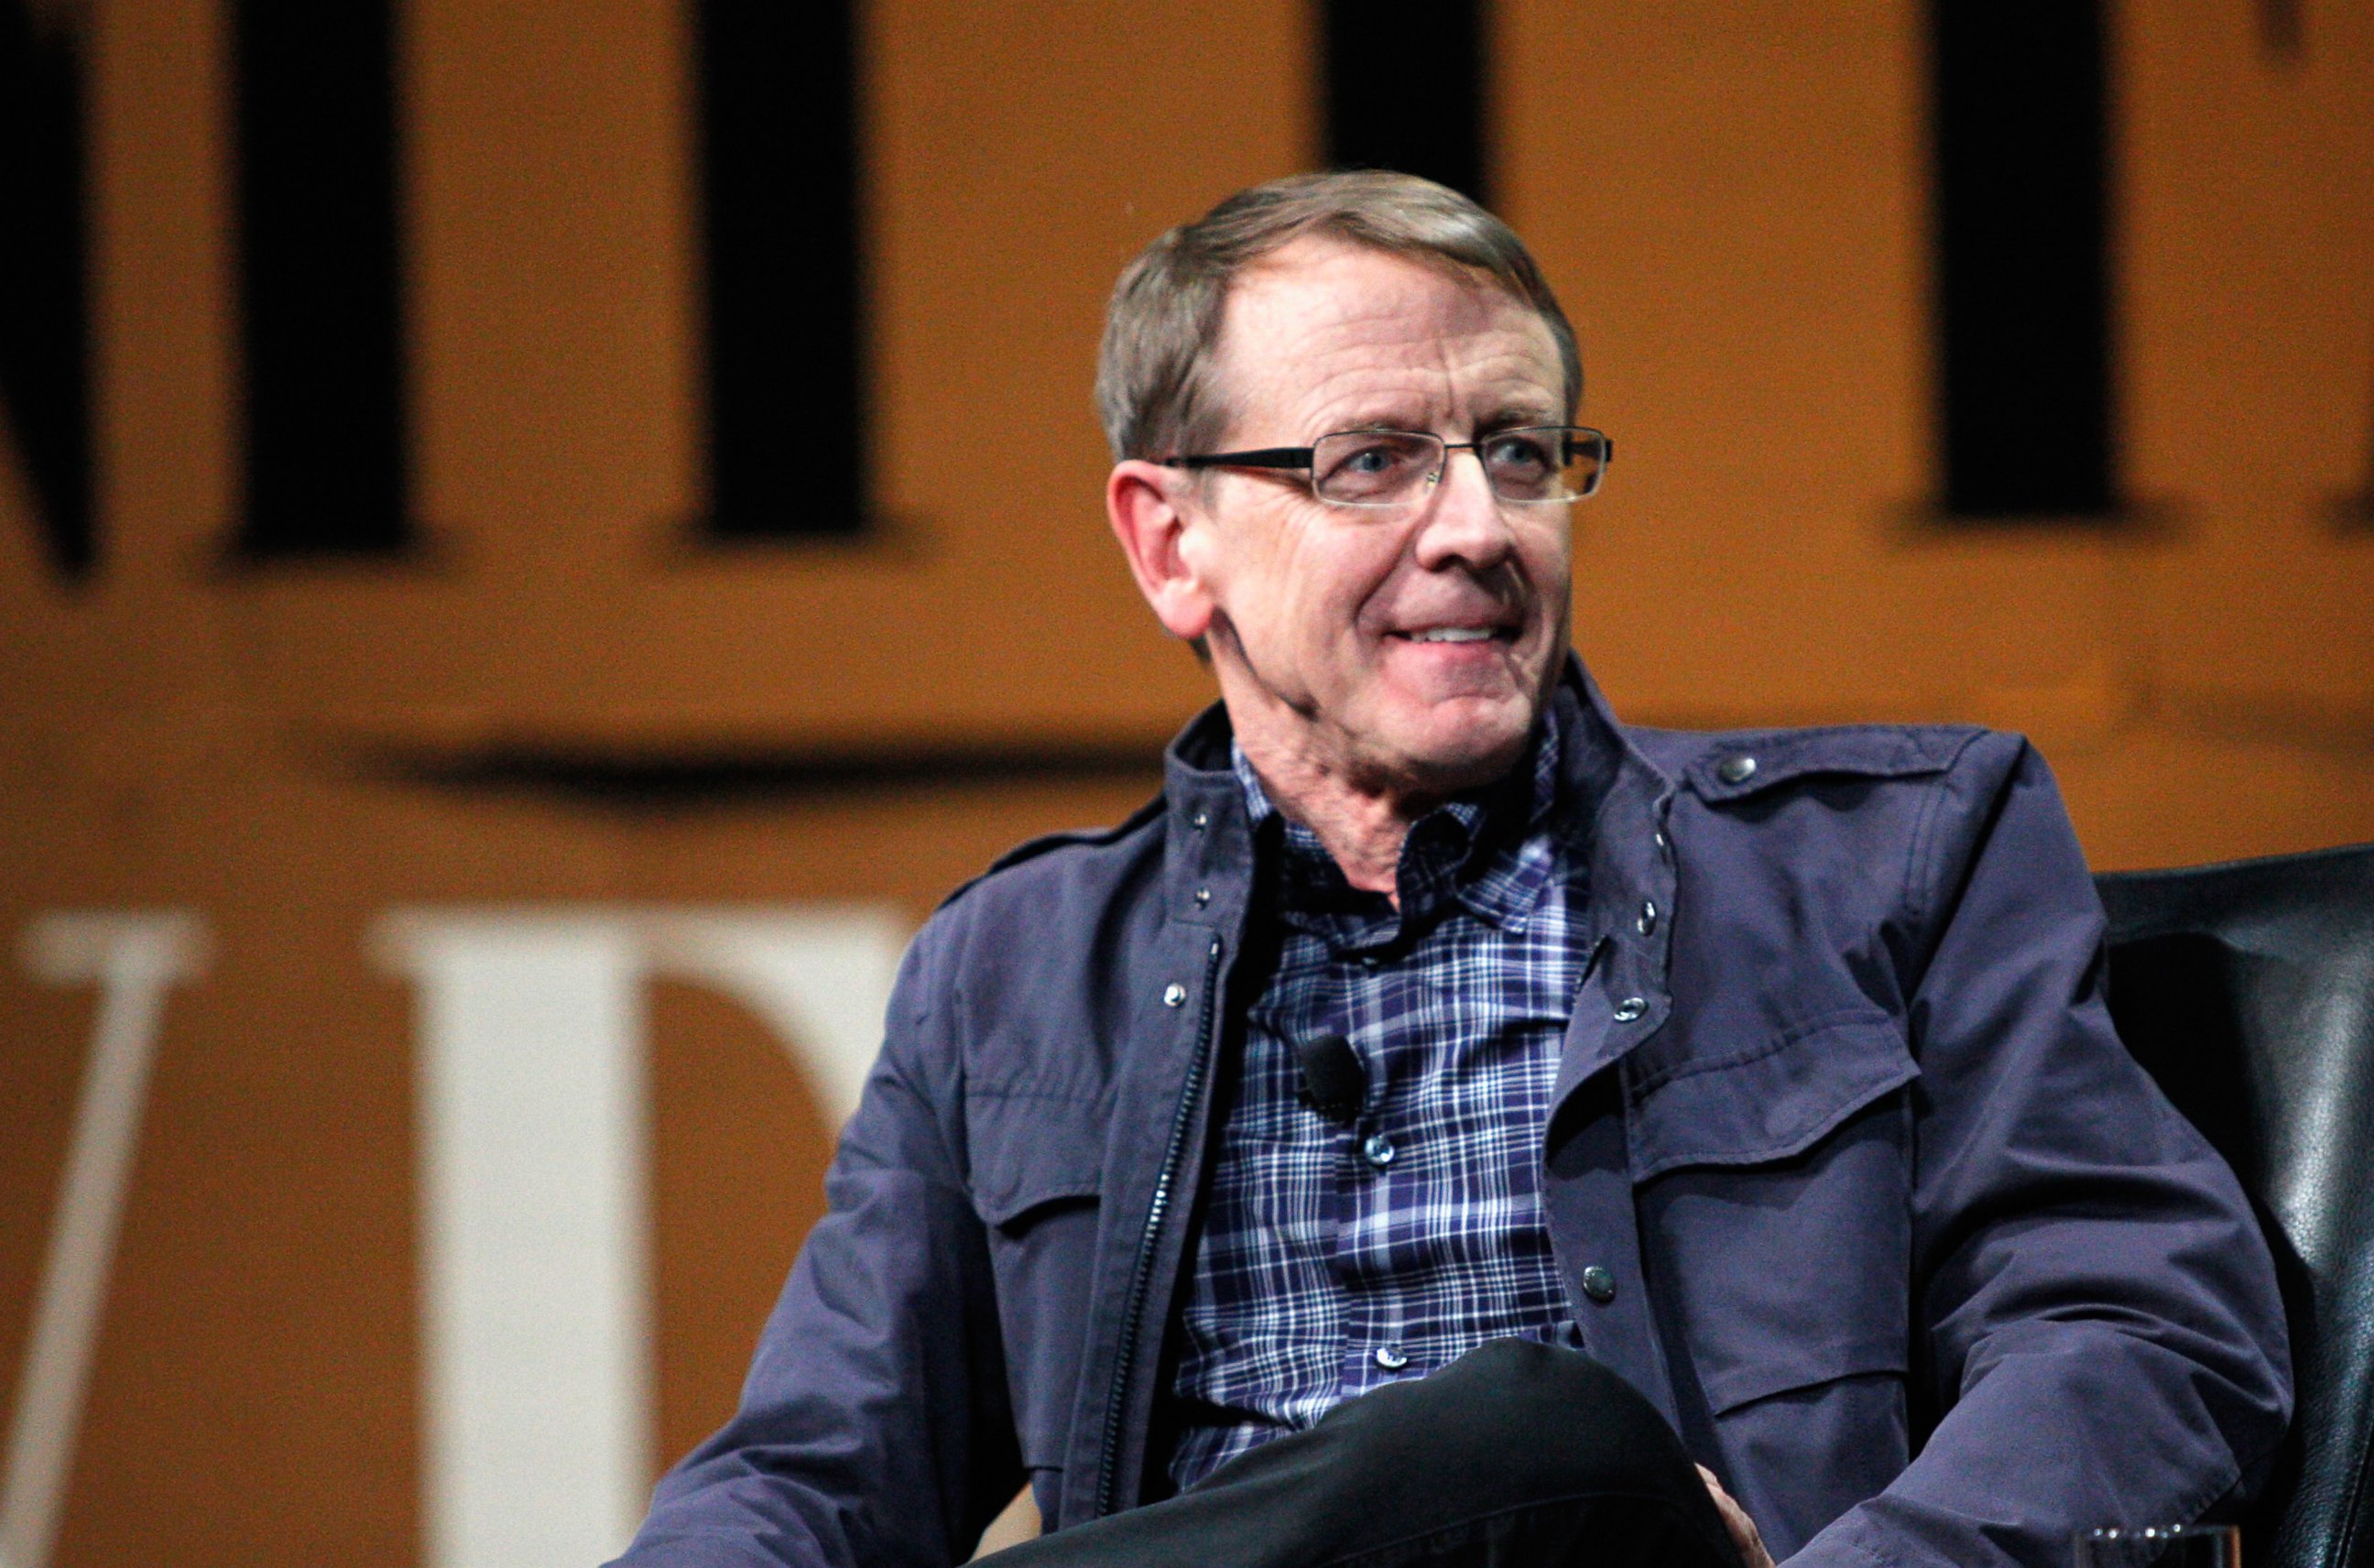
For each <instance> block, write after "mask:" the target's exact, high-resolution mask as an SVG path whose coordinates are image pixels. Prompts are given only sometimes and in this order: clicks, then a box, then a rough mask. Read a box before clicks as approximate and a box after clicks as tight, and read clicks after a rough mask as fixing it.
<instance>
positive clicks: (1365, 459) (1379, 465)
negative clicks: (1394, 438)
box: [1337, 444, 1407, 474]
mask: <svg viewBox="0 0 2374 1568" xmlns="http://www.w3.org/2000/svg"><path fill="white" fill-rule="evenodd" d="M1406 461H1407V458H1406V457H1405V456H1404V454H1402V453H1400V452H1397V451H1395V450H1394V449H1393V447H1391V446H1386V445H1382V444H1379V445H1374V446H1362V447H1357V448H1355V449H1354V450H1353V451H1352V452H1350V453H1349V454H1346V456H1345V458H1344V461H1343V462H1342V463H1340V464H1338V465H1337V468H1338V470H1339V471H1341V472H1343V473H1346V474H1381V473H1384V472H1385V471H1387V470H1388V469H1390V468H1392V467H1393V466H1395V465H1396V464H1399V463H1404V462H1406Z"/></svg>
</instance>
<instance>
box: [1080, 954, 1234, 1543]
mask: <svg viewBox="0 0 2374 1568" xmlns="http://www.w3.org/2000/svg"><path fill="white" fill-rule="evenodd" d="M1219 971H1220V939H1219V938H1218V937H1213V938H1212V949H1211V951H1210V953H1209V954H1208V955H1207V956H1206V957H1205V961H1204V1003H1203V1007H1202V1009H1201V1010H1200V1012H1199V1013H1198V1014H1197V1017H1196V1020H1195V1055H1193V1057H1192V1058H1190V1059H1189V1061H1188V1063H1187V1079H1186V1081H1185V1083H1183V1084H1181V1086H1180V1091H1179V1109H1178V1110H1177V1111H1176V1112H1174V1113H1173V1114H1172V1115H1171V1118H1170V1140H1169V1143H1168V1144H1167V1145H1165V1146H1164V1149H1163V1151H1162V1168H1161V1170H1160V1171H1159V1172H1158V1173H1156V1175H1155V1178H1154V1199H1153V1201H1152V1202H1151V1203H1149V1204H1147V1205H1146V1230H1145V1232H1144V1233H1142V1234H1141V1235H1140V1236H1139V1238H1138V1243H1137V1261H1136V1262H1135V1264H1134V1265H1133V1266H1132V1267H1131V1270H1130V1276H1129V1293H1128V1295H1127V1296H1125V1297H1124V1298H1123V1308H1122V1322H1121V1345H1120V1348H1119V1350H1118V1351H1117V1352H1116V1356H1115V1360H1114V1362H1113V1385H1112V1394H1111V1397H1110V1398H1109V1399H1108V1400H1107V1401H1106V1404H1105V1435H1104V1453H1103V1455H1102V1456H1101V1457H1100V1458H1099V1460H1098V1464H1097V1507H1096V1515H1095V1516H1096V1517H1098V1518H1102V1517H1104V1516H1105V1515H1108V1514H1111V1512H1112V1511H1113V1493H1114V1491H1116V1490H1117V1488H1118V1483H1119V1480H1120V1469H1121V1438H1122V1419H1123V1414H1124V1412H1125V1411H1126V1410H1127V1409H1128V1408H1129V1385H1130V1379H1131V1377H1132V1375H1133V1374H1134V1373H1135V1372H1136V1370H1137V1353H1138V1344H1139V1341H1140V1340H1141V1339H1142V1338H1144V1337H1145V1322H1144V1319H1145V1316H1146V1295H1147V1293H1148V1292H1149V1291H1152V1290H1153V1288H1154V1255H1155V1252H1156V1250H1157V1247H1158V1244H1159V1243H1160V1241H1161V1232H1162V1222H1163V1220H1165V1219H1167V1218H1169V1211H1170V1189H1171V1187H1172V1185H1174V1184H1175V1183H1176V1181H1177V1179H1178V1175H1179V1162H1180V1161H1181V1159H1183V1158H1184V1157H1185V1155H1186V1152H1187V1134H1188V1129H1189V1127H1190V1126H1192V1124H1193V1122H1194V1120H1195V1106H1196V1103H1197V1102H1198V1101H1199V1100H1201V1099H1202V1097H1203V1091H1204V1074H1205V1070H1206V1066H1207V1064H1208V1062H1209V1061H1210V1058H1211V1055H1212V998H1213V996H1214V995H1215V994H1216V988H1217V985H1218V982H1219Z"/></svg>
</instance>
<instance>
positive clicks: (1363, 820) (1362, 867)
mask: <svg viewBox="0 0 2374 1568" xmlns="http://www.w3.org/2000/svg"><path fill="white" fill-rule="evenodd" d="M1237 744H1238V745H1239V746H1240V747H1242V748H1243V749H1244V753H1245V759H1246V760H1248V761H1250V762H1252V765H1253V772H1256V773H1259V774H1260V775H1261V782H1262V788H1263V791H1265V792H1266V793H1267V794H1268V796H1269V800H1270V804H1271V805H1272V806H1275V808H1277V809H1278V811H1279V813H1280V814H1281V815H1283V816H1284V817H1286V818H1287V819H1288V820H1289V821H1293V822H1299V823H1300V824H1301V825H1302V826H1303V827H1305V828H1308V829H1310V832H1311V835H1312V836H1313V837H1315V838H1317V839H1318V841H1319V842H1320V843H1321V844H1322V846H1323V847H1324V848H1325V849H1326V851H1327V854H1328V855H1329V857H1330V858H1332V859H1333V860H1334V862H1335V864H1336V866H1337V867H1340V868H1341V869H1342V871H1343V873H1344V879H1345V880H1346V881H1347V882H1349V883H1351V884H1352V886H1354V887H1356V888H1358V889H1360V890H1363V891H1365V892H1372V893H1382V894H1384V895H1385V896H1386V897H1387V898H1389V899H1392V900H1393V902H1394V903H1395V904H1396V905H1398V904H1399V903H1400V902H1401V899H1400V889H1399V885H1398V877H1399V874H1400V870H1401V859H1402V843H1403V841H1404V840H1405V839H1407V838H1408V837H1409V830H1410V824H1411V823H1413V822H1415V821H1416V820H1417V819H1418V818H1419V817H1421V816H1423V815H1424V814H1425V813H1426V812H1427V811H1428V809H1429V808H1431V807H1432V806H1433V805H1434V804H1435V802H1434V801H1433V800H1431V799H1428V798H1424V797H1420V796H1410V795H1405V794H1403V793H1400V792H1398V791H1391V790H1383V791H1380V790H1369V789H1363V788H1361V787H1360V786H1359V785H1358V784H1356V783H1354V782H1353V781H1352V780H1350V779H1348V778H1346V777H1345V776H1344V775H1343V774H1342V773H1340V772H1333V771H1331V770H1329V769H1327V768H1325V767H1324V766H1322V765H1320V764H1319V763H1318V762H1316V761H1315V760H1313V759H1311V758H1309V757H1306V756H1302V755H1299V754H1298V753H1297V752H1296V751H1294V750H1292V749H1275V748H1264V747H1262V746H1259V745H1257V744H1256V743H1255V741H1254V740H1253V739H1252V737H1248V736H1246V735H1244V734H1242V733H1240V734H1239V736H1238V737H1237Z"/></svg>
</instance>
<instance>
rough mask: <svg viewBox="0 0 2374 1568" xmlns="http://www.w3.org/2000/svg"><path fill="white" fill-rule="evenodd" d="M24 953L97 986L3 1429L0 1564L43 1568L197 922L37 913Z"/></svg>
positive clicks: (51, 972)
mask: <svg viewBox="0 0 2374 1568" xmlns="http://www.w3.org/2000/svg"><path fill="white" fill-rule="evenodd" d="M24 957H25V964H26V967H27V968H29V969H30V970H31V971H32V972H33V973H35V974H37V975H39V976H40V977H41V979H43V980H46V981H49V982H51V983H52V984H58V985H76V984H90V983H92V982H94V981H95V982H97V983H98V984H99V987H100V992H99V1018H98V1021H97V1022H96V1023H95V1024H94V1025H93V1026H92V1029H91V1042H90V1066H89V1067H88V1068H87V1069H85V1071H84V1073H83V1080H82V1093H81V1095H80V1097H79V1098H78V1099H77V1100H76V1104H75V1119H74V1132H73V1134H72V1137H71V1140H70V1141H69V1142H68V1144H67V1146H66V1165H65V1177H64V1179H62V1180H61V1181H60V1182H59V1184H58V1208H57V1219H56V1221H55V1223H54V1224H53V1227H52V1229H51V1232H50V1249H49V1256H48V1257H47V1258H46V1259H44V1260H43V1263H42V1267H41V1294H40V1296H39V1297H38V1298H37V1299H36V1300H35V1302H34V1303H33V1327H32V1333H31V1335H30V1337H29V1338H28V1339H27V1341H26V1346H25V1370H24V1376H23V1378H22V1379H21V1381H20V1382H19V1383H18V1389H17V1410H16V1416H15V1419H14V1420H13V1421H11V1422H10V1424H9V1431H8V1458H7V1466H8V1468H7V1475H6V1485H5V1488H0V1568H47V1565H48V1562H49V1560H50V1550H51V1548H52V1547H53V1545H54V1544H55V1543H56V1540H57V1529H58V1513H59V1509H60V1506H61V1505H62V1504H63V1503H65V1481H66V1475H67V1472H68V1470H69V1469H70V1468H71V1461H72V1459H73V1457H74V1444H75V1433H76V1428H77V1426H78V1425H79V1422H80V1419H81V1416H82V1405H83V1394H84V1390H85V1389H86V1388H87V1387H88V1384H89V1379H90V1358H91V1351H92V1350H94V1349H95V1348H96V1347H97V1344H98V1340H99V1320H100V1309H101V1308H102V1307H103V1306H104V1305H105V1304H106V1300H107V1275H108V1267H109V1265H110V1264H111V1263H112V1261H113V1259H114V1256H115V1238H116V1233H117V1231H118V1229H119V1228H120V1227H119V1221H120V1220H122V1218H123V1189H124V1188H125V1186H126V1185H129V1183H130V1181H131V1177H132V1161H133V1156H134V1154H135V1152H136V1151H137V1149H139V1145H140V1112H141V1107H142V1105H143V1104H144V1103H145V1102H146V1099H147V1089H148V1067H149V1064H150V1063H151V1062H153V1061H154V1060H155V1059H156V1055H157V1028H158V1023H159V1020H160V1019H161V1018H162V1017H163V1014H164V1008H165V992H166V989H167V987H169V986H170V985H171V984H173V983H174V982H175V981H177V980H187V979H190V978H192V977H193V976H194V975H196V974H197V973H199V971H200V970H201V968H203V966H204V964H205V961H206V928H205V926H204V925H203V924H202V923H201V922H200V921H199V919H198V917H197V916H195V915H194V914H186V913H183V912H181V911H178V910H168V911H161V912H149V913H136V914H135V913H125V914H45V915H42V916H41V917H40V918H38V919H36V920H35V921H33V922H32V924H31V925H29V926H27V927H26V930H25V945H24Z"/></svg>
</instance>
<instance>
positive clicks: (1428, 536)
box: [1174, 239, 1570, 795]
mask: <svg viewBox="0 0 2374 1568" xmlns="http://www.w3.org/2000/svg"><path fill="white" fill-rule="evenodd" d="M1215 369H1216V372H1217V373H1216V376H1215V378H1214V381H1215V386H1216V394H1217V395H1218V397H1219V398H1220V399H1221V400H1222V402H1223V404H1224V406H1225V407H1228V409H1229V410H1230V419H1229V423H1228V434H1227V436H1226V437H1225V438H1224V439H1223V440H1222V441H1221V442H1219V443H1218V447H1217V450H1222V451H1239V450H1244V449H1248V448H1258V447H1267V446H1307V445H1309V444H1310V442H1312V441H1313V440H1314V439H1316V438H1317V437H1319V436H1322V435H1326V434H1328V433H1330V432H1332V431H1336V430H1360V429H1364V428H1388V429H1393V430H1425V431H1431V432H1433V433H1434V434H1437V435H1439V436H1441V437H1442V438H1443V439H1444V440H1446V441H1451V442H1464V441H1472V440H1474V439H1475V438H1476V437H1477V436H1478V435H1480V434H1484V433H1487V432H1489V431H1491V430H1499V429H1507V428H1510V427H1513V426H1520V425H1555V424H1560V423H1563V422H1564V421H1565V420H1566V419H1568V418H1569V409H1568V407H1567V404H1566V396H1565V381H1564V374H1563V371H1562V368H1561V365H1560V362H1559V359H1558V352H1557V344H1556V342H1555V340H1554V339H1553V338H1552V337H1551V336H1550V332H1549V328H1548V327H1547V326H1545V325H1544V324H1543V323H1542V320H1541V318H1540V317H1539V316H1538V315H1536V314H1534V312H1533V311H1532V309H1531V308H1529V307H1528V306H1527V305H1525V304H1524V303H1523V302H1522V301H1520V300H1518V299H1516V298H1514V297H1513V296H1511V295H1510V294H1509V293H1507V292H1506V291H1504V290H1503V289H1500V288H1498V286H1497V285H1495V284H1492V283H1490V282H1488V281H1481V280H1475V281H1471V280H1468V279H1464V278H1462V277H1456V276H1453V275H1452V274H1451V273H1450V272H1448V271H1445V270H1444V269H1441V268H1439V267H1433V266H1428V265H1420V264H1419V263H1417V262H1415V261H1411V260H1407V259H1405V258H1403V257H1400V256H1395V255H1392V254H1389V253H1383V252H1380V251H1372V250H1367V249H1362V248H1359V247H1357V246H1353V245H1349V244H1346V243H1343V242H1336V241H1333V240H1325V239H1304V240H1299V241H1297V242H1294V243H1292V244H1290V245H1288V246H1287V247H1286V248H1285V249H1283V250H1281V251H1279V252H1278V253H1276V254H1275V256H1273V257H1271V258H1269V259H1268V260H1267V261H1266V262H1265V263H1264V264H1263V265H1261V266H1259V267H1257V268H1255V269H1252V270H1249V271H1248V272H1246V273H1245V274H1243V275H1242V276H1241V277H1240V278H1239V280H1238V282H1237V284H1236V286H1235V288H1234V289H1232V290H1231V292H1230V295H1229V298H1228V307H1227V313H1226V315H1225V317H1224V324H1223V328H1222V332H1221V337H1220V345H1219V353H1218V356H1217V362H1216V366H1215ZM1181 512H1182V513H1186V514H1187V516H1188V519H1189V523H1188V526H1187V528H1186V530H1185V532H1184V534H1183V535H1182V536H1181V542H1180V550H1181V555H1182V556H1184V557H1185V559H1186V561H1187V563H1188V565H1189V566H1190V568H1191V569H1192V572H1193V575H1194V577H1195V578H1196V579H1197V580H1198V583H1199V585H1200V587H1201V590H1202V593H1203V595H1205V599H1206V600H1207V601H1208V609H1209V612H1210V615H1211V626H1210V629H1209V631H1208V636H1209V638H1210V643H1211V647H1212V653H1213V661H1214V664H1215V666H1216V670H1217V672H1218V674H1219V677H1220V683H1221V690H1222V694H1223V696H1224V697H1225V698H1226V699H1227V701H1228V708H1229V712H1230V715H1231V717H1232V719H1233V720H1234V721H1235V723H1236V725H1237V728H1238V731H1239V733H1240V736H1244V737H1246V740H1247V747H1248V750H1249V751H1252V753H1253V755H1254V757H1255V760H1256V761H1257V762H1260V761H1263V760H1264V759H1263V758H1262V756H1261V754H1260V751H1259V750H1258V749H1256V747H1255V742H1256V739H1257V738H1258V739H1260V740H1263V741H1266V742H1267V743H1268V744H1269V745H1270V746H1271V747H1272V748H1275V747H1277V746H1281V745H1283V746H1287V747H1291V748H1293V749H1295V751H1296V752H1297V753H1298V754H1299V759H1300V760H1301V761H1303V762H1304V763H1306V764H1308V765H1311V766H1315V767H1317V768H1319V769H1321V770H1322V771H1324V772H1327V773H1329V774H1331V775H1334V776H1335V777H1338V778H1340V779H1342V780H1343V781H1345V782H1346V783H1348V784H1352V785H1354V786H1355V787H1357V788H1360V789H1363V790H1368V791H1391V792H1395V793H1410V794H1417V795H1440V794H1444V793H1448V792H1451V791H1454V790H1459V789H1464V788H1469V787H1472V786H1474V785H1475V784H1482V783H1485V782H1487V781H1488V780H1490V779H1492V778H1495V777H1498V775H1499V774H1500V773H1502V772H1506V771H1507V769H1508V768H1509V767H1510V765H1511V764H1513V763H1514V762H1515V760H1517V757H1518V756H1519V754H1520V753H1521V752H1522V749H1523V747H1524V744H1525V740H1526V737H1527V736H1528V735H1529V734H1530V733H1531V731H1532V729H1533V725H1534V719H1535V717H1536V716H1537V715H1538V714H1539V713H1540V711H1541V705H1542V703H1543V702H1544V701H1545V700H1546V699H1547V696H1548V693H1549V690H1550V689H1551V687H1552V685H1553V684H1554V682H1555V681H1556V679H1557V671H1558V667H1559V661H1560V660H1561V658H1562V657H1563V655H1564V654H1565V651H1566V647H1567V638H1568V605H1569V593H1570V581H1569V533H1568V528H1569V509H1568V508H1567V507H1566V506H1563V505H1546V506H1544V505H1531V506H1528V505H1517V504H1508V503H1504V502H1501V501H1498V500H1496V499H1495V498H1494V496H1493V495H1492V493H1491V490H1490V488H1489V487H1488V486H1487V483H1486V482H1485V477H1484V472H1483V468H1482V466H1481V465H1479V464H1478V463H1477V462H1476V461H1475V456H1474V454H1472V453H1466V452H1455V453H1452V454H1451V456H1450V461H1449V464H1448V466H1447V467H1446V468H1445V470H1444V472H1443V476H1442V479H1441V482H1440V484H1439V485H1436V486H1435V487H1433V488H1432V489H1428V490H1427V491H1424V492H1422V493H1421V495H1420V497H1419V498H1418V499H1417V500H1416V501H1412V502H1411V503H1409V504H1408V505H1406V506H1402V507H1395V508H1390V509H1369V508H1346V507H1341V506H1332V505H1329V504H1327V503H1325V502H1323V501H1319V500H1318V499H1317V498H1315V497H1314V496H1313V495H1312V494H1311V493H1310V485H1309V483H1308V481H1307V477H1306V476H1305V475H1303V474H1301V473H1299V472H1285V473H1263V472H1252V471H1245V470H1225V471H1220V472H1216V473H1214V474H1212V475H1211V476H1209V477H1206V478H1205V479H1203V480H1202V481H1201V482H1200V485H1195V484H1190V485H1189V486H1186V487H1182V489H1181ZM1174 630H1175V628H1174Z"/></svg>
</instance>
